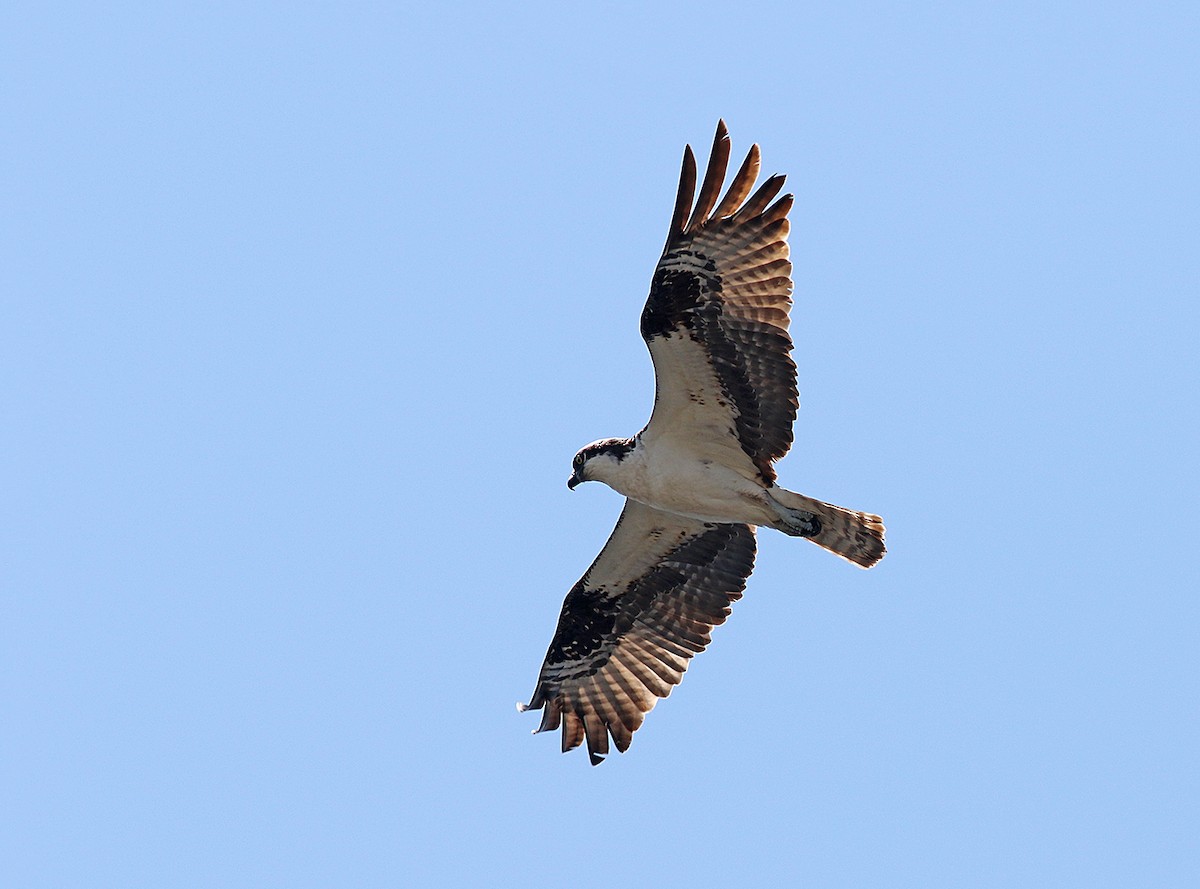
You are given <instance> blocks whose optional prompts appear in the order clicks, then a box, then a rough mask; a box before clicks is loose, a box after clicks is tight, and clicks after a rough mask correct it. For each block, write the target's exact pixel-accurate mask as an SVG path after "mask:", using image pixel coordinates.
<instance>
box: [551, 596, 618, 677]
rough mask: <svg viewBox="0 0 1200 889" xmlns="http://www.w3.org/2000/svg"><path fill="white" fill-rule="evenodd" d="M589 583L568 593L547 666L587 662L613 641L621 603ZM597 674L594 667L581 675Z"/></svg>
mask: <svg viewBox="0 0 1200 889" xmlns="http://www.w3.org/2000/svg"><path fill="white" fill-rule="evenodd" d="M586 580H587V579H586V578H584V580H581V581H579V582H578V583H577V584H575V586H574V587H573V588H572V589H571V592H569V593H567V599H566V601H565V602H563V607H562V613H561V614H560V615H559V618H558V631H557V632H556V633H555V634H554V639H553V640H552V641H551V643H550V650H549V651H548V652H546V663H548V664H560V663H563V662H564V661H575V660H586V659H587V658H589V657H591V655H593V654H595V653H596V652H597V651H599V650H600V647H601V646H602V645H604V644H605V643H606V642H611V641H612V637H613V625H614V624H615V623H616V619H617V612H618V610H619V607H620V603H619V601H618V600H617V599H616V598H614V597H612V596H611V595H610V594H609V593H608V592H607V591H606V590H605V589H604V588H603V587H600V588H597V589H588V587H587V586H586ZM594 672H595V667H592V668H591V669H590V670H587V671H582V672H581V674H580V675H588V674H590V673H594Z"/></svg>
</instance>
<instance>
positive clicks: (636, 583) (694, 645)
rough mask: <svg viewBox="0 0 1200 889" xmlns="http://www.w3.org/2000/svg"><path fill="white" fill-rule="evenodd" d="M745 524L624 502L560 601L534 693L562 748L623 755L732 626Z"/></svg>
mask: <svg viewBox="0 0 1200 889" xmlns="http://www.w3.org/2000/svg"><path fill="white" fill-rule="evenodd" d="M754 551H755V542H754V531H753V529H752V528H750V526H748V525H722V524H715V523H711V522H701V521H697V520H695V519H689V518H686V517H684V516H678V515H674V514H672V513H667V512H661V511H659V510H657V509H653V508H651V507H649V506H645V505H644V504H641V503H638V502H637V501H635V500H627V501H626V502H625V510H624V511H623V512H622V513H621V518H620V520H619V521H618V522H617V527H616V528H615V529H614V530H613V533H612V536H611V537H609V539H608V543H606V544H605V546H604V549H603V550H602V551H601V552H600V555H599V556H597V557H596V561H595V562H593V563H592V566H591V567H590V568H589V569H588V570H587V573H586V574H584V575H583V577H582V578H581V579H580V581H579V582H578V583H577V584H575V586H574V587H573V588H572V589H571V591H570V592H569V593H568V594H567V598H566V601H565V602H563V608H562V614H561V615H560V616H559V619H558V629H557V630H556V631H555V633H554V639H553V640H552V641H551V643H550V649H549V651H547V652H546V660H545V662H544V663H543V664H542V670H541V673H540V674H539V676H538V682H537V688H536V689H534V692H533V697H532V699H531V700H530V701H529V703H528V704H518V705H517V706H518V707H519V708H520V709H521V710H536V709H539V708H541V709H542V722H541V725H539V726H538V728H537V729H536V731H539V732H542V731H548V730H553V729H556V728H559V726H561V727H562V749H563V752H566V751H567V750H571V749H572V748H574V747H578V746H579V744H580V743H581V742H583V741H584V740H586V741H587V747H588V757H589V758H590V759H591V762H592V765H598V764H599V763H600V762H601V761H602V760H603V759H604V757H605V756H606V755H607V754H608V739H609V737H610V736H611V737H612V740H613V743H614V744H616V747H617V749H618V750H620V751H621V752H624V751H625V750H626V749H628V747H629V743H630V741H631V740H632V738H633V733H634V732H635V731H637V729H638V728H639V727H640V726H641V724H642V720H643V719H645V715H646V713H647V712H649V710H650V709H651V708H652V707H653V706H654V705H655V703H656V702H657V700H658V699H659V698H665V697H666V696H667V695H668V694H670V693H671V687H672V686H674V685H677V684H678V683H679V682H680V680H682V678H683V672H684V670H686V669H687V666H688V660H689V659H690V658H691V657H692V656H693V655H694V654H696V653H697V652H700V651H703V650H704V648H705V646H706V645H708V643H709V640H710V631H711V630H712V628H713V627H714V626H716V625H717V624H720V623H724V622H725V618H726V617H728V616H729V612H730V603H732V602H734V601H736V600H737V599H740V598H741V595H742V590H744V589H745V587H746V578H747V577H749V576H750V571H751V569H752V568H753V567H754Z"/></svg>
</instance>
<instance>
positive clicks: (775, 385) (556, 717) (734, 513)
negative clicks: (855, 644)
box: [517, 121, 884, 765]
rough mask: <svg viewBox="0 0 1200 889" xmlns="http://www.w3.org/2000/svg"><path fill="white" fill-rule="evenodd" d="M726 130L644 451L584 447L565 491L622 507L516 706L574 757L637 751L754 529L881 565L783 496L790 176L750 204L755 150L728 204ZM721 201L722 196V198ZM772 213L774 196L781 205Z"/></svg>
mask: <svg viewBox="0 0 1200 889" xmlns="http://www.w3.org/2000/svg"><path fill="white" fill-rule="evenodd" d="M728 163H729V134H728V131H727V130H726V128H725V122H724V121H721V122H720V123H718V124H717V134H716V138H715V139H714V141H713V147H712V153H711V155H710V157H709V162H708V171H707V172H706V173H705V175H704V182H703V183H702V184H701V185H700V195H699V198H698V199H696V202H695V206H693V205H692V199H693V196H694V194H695V188H696V159H695V157H694V155H693V154H692V149H691V146H690V145H689V146H687V147H686V148H685V149H684V153H683V171H682V173H681V175H680V178H679V192H678V194H677V196H676V198H675V212H674V214H673V215H672V217H671V227H670V231H669V233H668V235H667V244H666V247H665V248H664V250H663V254H662V258H661V259H659V261H658V266H657V267H656V268H655V270H654V279H653V282H652V283H651V285H650V297H649V299H647V301H646V307H645V309H643V311H642V321H641V328H642V337H643V339H645V341H646V345H647V346H648V347H649V349H650V357H651V359H652V361H653V363H654V376H655V384H656V386H655V395H654V410H653V413H652V414H651V417H650V422H649V423H647V424H646V427H645V428H644V429H643V430H642V431H641V432H639V433H638V434H637V435H635V436H634V437H633V438H608V439H603V440H601V441H597V442H594V443H593V444H590V445H588V446H587V447H585V448H584V449H583V450H581V451H580V452H579V453H578V454H576V455H575V460H574V462H573V464H572V472H571V477H570V479H569V480H568V481H567V487H569V488H572V489H574V488H575V486H576V485H579V484H581V483H582V482H586V481H599V482H604V483H605V484H606V485H608V486H609V487H611V488H613V489H615V490H616V491H618V492H620V493H621V494H624V495H625V497H626V500H625V509H624V511H623V512H622V513H621V518H620V519H619V520H618V522H617V526H616V528H615V529H614V530H613V533H612V536H611V537H609V539H608V543H607V544H605V546H604V549H603V550H602V551H601V552H600V555H599V556H598V557H597V558H596V561H595V562H593V563H592V566H591V567H590V568H589V569H588V570H587V572H586V573H585V574H584V575H583V577H582V578H581V579H580V581H579V582H578V583H577V584H575V586H574V587H573V588H572V589H571V591H570V592H569V593H568V594H567V598H566V601H565V602H564V603H563V607H562V613H561V615H560V616H559V619H558V629H557V630H556V632H555V634H554V638H553V640H552V641H551V642H550V650H549V651H548V652H547V653H546V660H545V662H544V663H543V664H542V669H541V673H540V675H539V676H538V681H537V687H536V688H535V689H534V692H533V697H532V699H531V700H530V701H529V703H528V704H518V705H517V709H519V710H522V711H524V710H537V709H541V710H542V721H541V724H540V725H539V726H538V727H537V728H536V729H535V730H534V731H535V733H536V732H542V731H547V730H554V729H557V728H559V726H561V727H562V749H563V751H564V752H566V751H567V750H571V749H573V748H575V747H578V746H579V745H580V743H582V742H583V741H584V740H585V739H586V741H587V748H588V756H589V758H590V759H591V762H592V765H598V764H599V763H600V762H602V761H603V759H604V757H605V756H606V755H607V754H608V748H609V744H608V742H609V737H611V738H612V741H613V743H614V744H615V745H616V747H617V749H618V750H620V751H621V752H624V751H625V750H626V749H628V747H629V744H630V741H631V740H632V738H633V733H634V732H635V731H637V729H638V728H639V727H640V726H641V724H642V721H643V720H644V719H645V715H646V713H647V712H649V710H650V709H651V708H652V707H653V706H654V705H655V703H656V702H657V700H658V698H663V697H666V696H667V695H668V694H670V692H671V688H672V686H674V685H676V684H678V683H679V682H680V680H682V678H683V672H684V670H686V669H687V665H688V660H689V659H690V658H691V657H692V656H693V655H694V654H696V653H697V652H700V651H703V650H704V648H705V646H707V645H708V643H709V640H710V638H711V631H712V628H713V627H714V626H716V625H717V624H720V623H723V622H724V621H725V618H726V617H728V616H729V613H730V604H731V603H732V602H734V601H736V600H737V599H739V598H741V595H742V590H744V589H745V587H746V578H747V577H748V576H749V575H750V571H751V569H752V568H753V567H754V553H755V539H754V531H755V527H756V526H758V525H762V526H765V527H768V528H774V529H775V530H777V531H782V532H783V533H784V534H789V535H791V536H793V537H805V538H807V539H809V540H811V541H812V542H813V543H815V544H817V545H818V546H820V547H822V548H824V549H827V550H829V551H830V552H832V553H834V554H836V555H839V556H841V557H843V558H845V559H848V560H849V561H851V562H853V563H855V564H856V565H861V566H862V567H864V568H869V567H871V566H872V565H874V564H875V563H876V562H878V561H879V560H880V559H881V558H883V554H884V546H883V532H884V528H883V522H882V520H881V519H880V518H879V516H876V515H870V514H868V513H862V512H854V511H852V510H848V509H843V508H842V507H840V506H833V505H832V504H829V503H823V502H822V501H820V500H813V499H811V498H809V497H805V496H804V495H802V494H796V493H794V492H792V491H788V490H786V489H784V488H781V487H779V486H778V485H777V484H775V469H774V467H773V465H772V464H774V463H775V461H776V460H778V459H779V458H781V457H782V456H783V455H784V454H786V453H787V451H788V448H789V447H791V444H792V423H793V421H794V420H795V419H796V409H797V407H798V405H799V399H798V396H797V390H796V365H795V363H794V362H793V361H792V359H791V357H790V355H789V353H790V352H791V350H792V341H791V338H790V337H789V336H788V332H787V329H788V309H789V307H790V306H791V299H790V297H789V294H790V293H791V291H792V281H791V271H792V265H791V263H790V262H789V261H788V246H787V234H788V219H787V214H788V211H789V210H790V209H791V207H792V196H791V195H784V196H783V197H781V198H779V199H778V200H774V199H775V196H776V195H777V194H778V193H779V191H780V189H781V188H782V187H783V181H784V177H783V176H772V177H770V178H769V179H767V180H766V181H765V182H764V183H763V184H762V186H761V187H760V188H759V189H758V190H757V191H756V192H754V194H753V195H752V196H750V197H749V199H747V195H750V190H751V189H752V188H753V187H754V183H755V180H756V179H757V178H758V172H759V150H758V146H757V145H752V146H751V147H750V152H749V154H748V155H747V156H746V160H745V162H744V163H743V164H742V166H741V168H740V169H739V170H738V172H737V174H736V175H735V176H734V177H733V181H732V182H731V183H730V185H729V189H728V191H726V192H725V196H724V197H723V198H722V197H720V192H721V185H722V184H723V182H724V181H725V171H726V168H727V165H728ZM718 198H719V200H718ZM772 201H774V202H773V203H772Z"/></svg>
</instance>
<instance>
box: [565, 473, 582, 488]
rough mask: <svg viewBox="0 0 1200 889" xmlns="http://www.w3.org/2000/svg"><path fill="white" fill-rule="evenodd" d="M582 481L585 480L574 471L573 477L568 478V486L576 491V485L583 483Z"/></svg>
mask: <svg viewBox="0 0 1200 889" xmlns="http://www.w3.org/2000/svg"><path fill="white" fill-rule="evenodd" d="M582 482H583V479H581V478H580V477H579V473H578V472H573V473H571V477H570V478H569V479H567V487H568V488H570V489H571V490H572V491H574V490H575V486H576V485H578V484H581V483H582Z"/></svg>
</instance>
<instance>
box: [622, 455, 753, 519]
mask: <svg viewBox="0 0 1200 889" xmlns="http://www.w3.org/2000/svg"><path fill="white" fill-rule="evenodd" d="M603 481H606V482H607V483H608V484H609V486H610V487H612V488H614V489H615V490H617V491H619V492H620V493H622V494H624V495H625V496H626V497H630V498H632V499H634V500H637V501H639V502H641V503H645V504H646V505H647V506H653V507H654V508H655V509H662V510H665V511H667V512H674V513H678V514H679V515H685V516H689V517H690V518H694V519H699V520H701V521H705V522H746V523H748V524H752V525H767V524H771V523H772V522H774V521H775V519H776V516H775V515H774V514H773V513H772V512H771V511H770V509H769V508H768V507H767V505H766V503H765V502H764V500H763V487H762V485H761V484H759V483H758V482H756V481H753V480H751V479H748V478H746V477H745V476H744V475H742V474H740V473H738V472H736V471H734V470H733V469H731V468H729V467H727V466H724V465H722V464H720V463H718V462H716V461H715V460H710V459H703V458H698V457H696V456H693V455H691V454H688V453H686V452H680V451H677V450H673V449H666V448H663V447H661V446H659V447H654V448H647V447H644V446H639V447H638V448H636V449H635V450H634V452H633V453H631V454H630V455H629V458H627V459H626V460H624V461H622V463H621V465H620V467H619V471H617V472H614V473H613V474H612V478H606V479H603Z"/></svg>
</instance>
